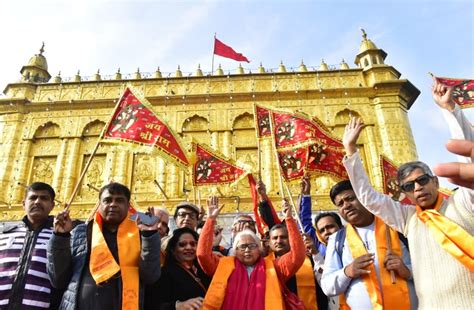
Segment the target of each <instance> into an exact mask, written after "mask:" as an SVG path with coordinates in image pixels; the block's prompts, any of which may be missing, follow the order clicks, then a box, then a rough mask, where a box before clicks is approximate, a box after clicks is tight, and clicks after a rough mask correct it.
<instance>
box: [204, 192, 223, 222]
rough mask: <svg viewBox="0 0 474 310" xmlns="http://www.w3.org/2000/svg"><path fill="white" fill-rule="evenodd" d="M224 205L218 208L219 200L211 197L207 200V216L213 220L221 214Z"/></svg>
mask: <svg viewBox="0 0 474 310" xmlns="http://www.w3.org/2000/svg"><path fill="white" fill-rule="evenodd" d="M222 208H224V205H221V206H219V198H217V197H216V196H211V197H209V198H208V199H207V216H208V217H209V218H210V219H213V220H215V219H216V218H217V216H218V215H219V213H220V212H221V210H222Z"/></svg>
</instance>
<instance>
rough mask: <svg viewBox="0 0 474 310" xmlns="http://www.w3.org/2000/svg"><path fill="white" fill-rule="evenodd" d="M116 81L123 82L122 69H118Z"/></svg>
mask: <svg viewBox="0 0 474 310" xmlns="http://www.w3.org/2000/svg"><path fill="white" fill-rule="evenodd" d="M114 79H115V80H121V79H122V73H120V68H118V69H117V72H116V73H115V77H114Z"/></svg>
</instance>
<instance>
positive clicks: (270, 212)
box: [256, 180, 281, 229]
mask: <svg viewBox="0 0 474 310" xmlns="http://www.w3.org/2000/svg"><path fill="white" fill-rule="evenodd" d="M256 190H257V194H258V200H259V201H258V212H259V213H260V216H261V218H262V219H263V221H264V222H265V224H266V225H267V226H268V229H271V228H272V227H273V226H274V225H276V224H281V221H280V219H279V218H278V216H277V214H276V212H275V209H274V208H273V205H272V202H271V201H270V198H269V197H268V196H267V189H266V187H265V184H264V183H263V181H262V180H258V182H257V186H256Z"/></svg>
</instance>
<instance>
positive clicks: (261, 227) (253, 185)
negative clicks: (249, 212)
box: [248, 173, 281, 236]
mask: <svg viewBox="0 0 474 310" xmlns="http://www.w3.org/2000/svg"><path fill="white" fill-rule="evenodd" d="M248 179H249V186H250V194H251V196H252V202H253V215H254V217H255V224H256V226H257V230H258V232H259V233H260V235H261V236H263V235H264V234H265V232H266V231H268V230H270V228H271V227H268V225H267V223H265V221H264V220H263V219H262V216H261V215H260V211H259V209H258V193H257V182H255V178H254V177H253V175H252V174H251V173H249V174H248ZM263 198H264V199H265V200H266V201H267V203H268V207H269V208H270V212H271V214H272V218H273V222H274V223H275V224H280V223H281V221H280V218H279V217H278V215H277V213H276V211H275V208H274V207H273V204H272V201H271V200H270V199H269V198H268V197H263Z"/></svg>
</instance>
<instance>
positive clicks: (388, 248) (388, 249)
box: [385, 224, 397, 284]
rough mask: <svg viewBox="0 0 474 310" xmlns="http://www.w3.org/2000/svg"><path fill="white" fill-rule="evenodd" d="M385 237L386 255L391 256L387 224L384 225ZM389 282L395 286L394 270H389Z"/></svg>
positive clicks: (390, 239)
mask: <svg viewBox="0 0 474 310" xmlns="http://www.w3.org/2000/svg"><path fill="white" fill-rule="evenodd" d="M385 236H386V238H387V254H391V253H392V238H391V236H390V227H389V226H388V225H387V224H385ZM390 280H391V281H392V284H395V283H396V282H397V280H396V277H395V271H394V270H390Z"/></svg>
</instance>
